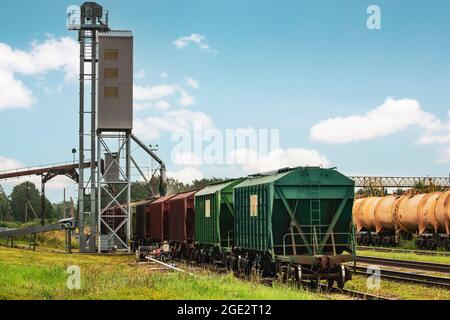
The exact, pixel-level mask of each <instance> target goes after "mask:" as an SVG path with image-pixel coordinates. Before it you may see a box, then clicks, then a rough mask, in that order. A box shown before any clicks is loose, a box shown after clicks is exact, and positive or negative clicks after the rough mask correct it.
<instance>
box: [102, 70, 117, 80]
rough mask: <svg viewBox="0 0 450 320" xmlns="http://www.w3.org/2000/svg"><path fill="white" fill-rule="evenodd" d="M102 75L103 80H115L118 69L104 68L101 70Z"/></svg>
mask: <svg viewBox="0 0 450 320" xmlns="http://www.w3.org/2000/svg"><path fill="white" fill-rule="evenodd" d="M103 74H104V77H105V79H117V78H119V69H118V68H105V69H104V70H103Z"/></svg>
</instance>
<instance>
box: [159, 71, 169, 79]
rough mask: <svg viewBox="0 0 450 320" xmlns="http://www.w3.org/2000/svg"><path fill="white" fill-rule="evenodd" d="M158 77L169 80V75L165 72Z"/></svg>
mask: <svg viewBox="0 0 450 320" xmlns="http://www.w3.org/2000/svg"><path fill="white" fill-rule="evenodd" d="M160 76H161V78H163V79H169V75H168V74H167V73H166V72H163V73H161V74H160Z"/></svg>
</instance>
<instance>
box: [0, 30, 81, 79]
mask: <svg viewBox="0 0 450 320" xmlns="http://www.w3.org/2000/svg"><path fill="white" fill-rule="evenodd" d="M78 56H79V46H78V43H77V42H76V41H75V40H73V39H72V38H69V37H62V38H59V39H55V38H53V37H50V38H48V39H47V40H45V41H44V42H38V41H33V42H32V43H31V50H30V51H29V52H26V51H22V50H17V49H12V48H11V47H10V46H9V45H7V44H5V43H0V68H1V69H4V70H11V71H12V72H14V73H21V74H24V75H38V74H43V73H46V72H48V71H52V70H60V69H62V70H64V71H65V72H66V80H73V79H76V77H77V74H78V68H79V62H78V61H79V57H78Z"/></svg>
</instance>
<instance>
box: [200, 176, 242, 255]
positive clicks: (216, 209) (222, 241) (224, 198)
mask: <svg viewBox="0 0 450 320" xmlns="http://www.w3.org/2000/svg"><path fill="white" fill-rule="evenodd" d="M242 181H243V179H238V180H234V181H228V182H225V183H220V184H216V185H212V186H208V187H206V188H204V189H203V190H201V191H200V192H198V193H197V194H196V195H195V242H197V243H199V244H207V245H213V246H217V247H231V245H232V244H233V225H234V222H233V219H234V218H233V216H234V209H233V187H234V186H235V185H237V184H239V183H240V182H242Z"/></svg>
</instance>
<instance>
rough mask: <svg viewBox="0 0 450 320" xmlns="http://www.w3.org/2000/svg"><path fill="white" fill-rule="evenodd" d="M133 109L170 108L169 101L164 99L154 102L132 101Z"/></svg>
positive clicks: (161, 109) (164, 109)
mask: <svg viewBox="0 0 450 320" xmlns="http://www.w3.org/2000/svg"><path fill="white" fill-rule="evenodd" d="M133 109H134V110H136V111H143V110H149V109H155V110H159V111H166V110H169V109H170V103H169V102H167V101H165V100H160V101H157V102H156V103H153V102H142V103H141V102H136V101H135V102H134V103H133Z"/></svg>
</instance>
